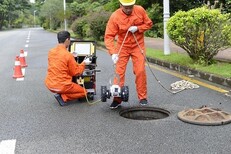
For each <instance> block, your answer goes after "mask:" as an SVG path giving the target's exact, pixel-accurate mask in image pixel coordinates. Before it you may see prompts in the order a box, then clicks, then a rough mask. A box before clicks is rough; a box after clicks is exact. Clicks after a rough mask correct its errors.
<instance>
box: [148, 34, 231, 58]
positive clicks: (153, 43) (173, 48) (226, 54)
mask: <svg viewBox="0 0 231 154" xmlns="http://www.w3.org/2000/svg"><path fill="white" fill-rule="evenodd" d="M145 43H146V46H147V47H148V48H153V49H159V50H163V51H164V40H163V39H161V38H149V37H146V38H145ZM170 52H180V53H184V52H186V51H185V50H184V49H182V48H181V47H179V46H177V45H175V44H174V43H173V42H170ZM215 58H216V59H221V60H225V61H230V62H231V48H228V49H226V50H223V51H220V52H218V54H217V55H216V56H215Z"/></svg>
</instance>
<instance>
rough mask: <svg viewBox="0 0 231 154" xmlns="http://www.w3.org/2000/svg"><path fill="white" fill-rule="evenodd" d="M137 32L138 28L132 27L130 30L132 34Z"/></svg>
mask: <svg viewBox="0 0 231 154" xmlns="http://www.w3.org/2000/svg"><path fill="white" fill-rule="evenodd" d="M137 30H138V27H137V26H131V27H129V28H128V31H129V32H132V33H135V32H136V31H137Z"/></svg>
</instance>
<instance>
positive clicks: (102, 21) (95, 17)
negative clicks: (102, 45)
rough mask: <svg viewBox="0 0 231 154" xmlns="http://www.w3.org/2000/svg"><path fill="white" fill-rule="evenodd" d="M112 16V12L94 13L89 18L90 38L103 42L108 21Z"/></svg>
mask: <svg viewBox="0 0 231 154" xmlns="http://www.w3.org/2000/svg"><path fill="white" fill-rule="evenodd" d="M110 15H111V12H107V11H103V10H102V11H99V12H94V13H93V14H92V15H91V16H90V17H89V18H88V24H89V28H90V35H91V36H90V37H93V38H94V39H96V40H98V41H102V40H103V38H104V33H105V29H106V25H107V21H108V19H109V17H110Z"/></svg>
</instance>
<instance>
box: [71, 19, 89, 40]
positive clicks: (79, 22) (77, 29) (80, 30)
mask: <svg viewBox="0 0 231 154" xmlns="http://www.w3.org/2000/svg"><path fill="white" fill-rule="evenodd" d="M86 24H87V21H86V19H85V18H84V17H81V18H78V19H76V20H75V21H74V23H73V24H72V25H71V29H72V31H73V33H74V34H76V35H77V36H78V37H80V38H81V39H83V38H84V37H85V36H86V33H85V31H84V27H85V25H86Z"/></svg>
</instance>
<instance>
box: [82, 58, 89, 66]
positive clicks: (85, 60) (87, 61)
mask: <svg viewBox="0 0 231 154" xmlns="http://www.w3.org/2000/svg"><path fill="white" fill-rule="evenodd" d="M83 62H84V63H85V65H89V64H90V63H91V59H90V58H86V59H84V60H83Z"/></svg>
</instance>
